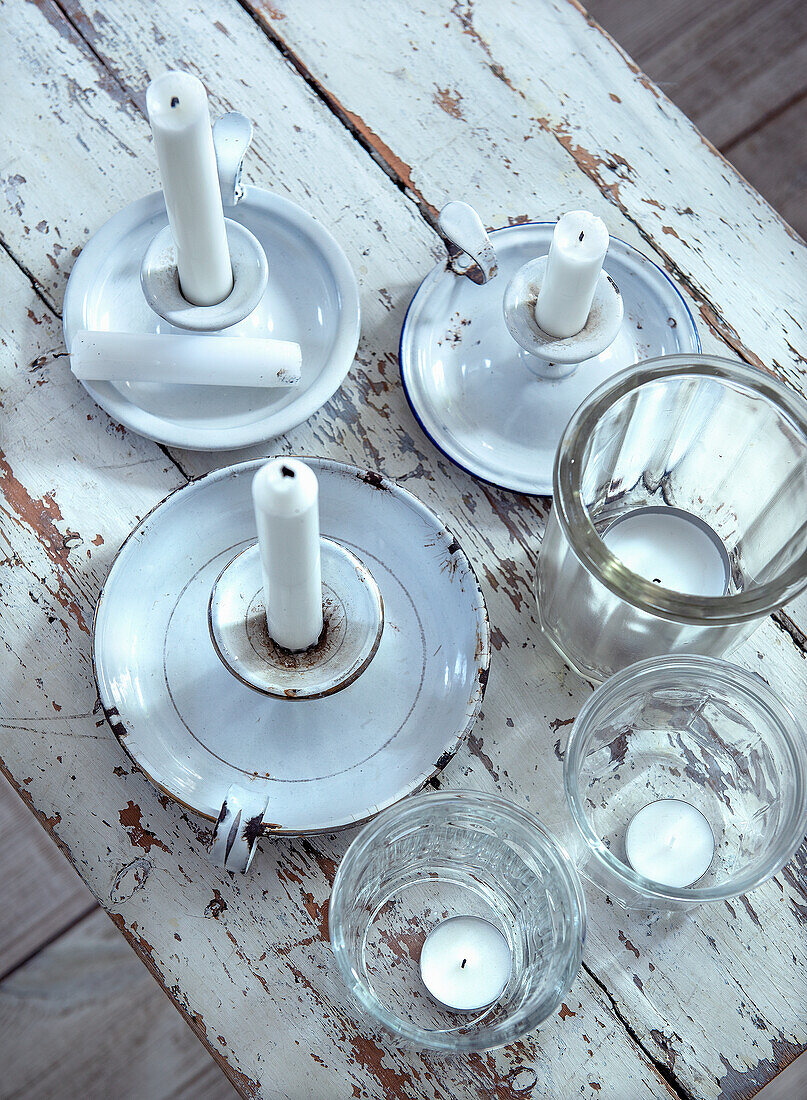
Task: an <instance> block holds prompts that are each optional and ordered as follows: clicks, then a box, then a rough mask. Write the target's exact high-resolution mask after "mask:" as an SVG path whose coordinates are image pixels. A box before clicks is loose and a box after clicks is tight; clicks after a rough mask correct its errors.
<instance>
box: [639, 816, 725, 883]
mask: <svg viewBox="0 0 807 1100" xmlns="http://www.w3.org/2000/svg"><path fill="white" fill-rule="evenodd" d="M714 854H715V838H714V834H713V832H712V830H711V828H710V827H709V822H708V821H707V820H706V818H705V817H704V816H703V814H702V813H701V812H700V810H698V809H696V808H695V807H694V806H692V805H690V803H689V802H684V801H683V800H682V799H680V798H661V799H659V800H658V801H657V802H651V803H650V804H649V805H648V806H645V807H644V808H643V809H641V810H639V812H638V813H637V814H635V815H634V816H633V818H632V819H631V821H630V824H629V825H628V829H627V832H626V834H625V855H626V857H627V860H628V863H629V864H630V865H631V867H632V868H633V869H634V871H636V872H637V874H640V875H644V877H645V878H648V879H651V880H652V881H653V882H658V883H660V884H661V885H662V886H674V887H677V888H678V889H681V888H682V887H684V886H691V885H692V884H693V883H694V882H697V881H698V879H699V878H701V877H702V876H703V875H704V874H705V873H706V872H707V871H708V869H709V867H710V865H711V862H712V860H713V859H714Z"/></svg>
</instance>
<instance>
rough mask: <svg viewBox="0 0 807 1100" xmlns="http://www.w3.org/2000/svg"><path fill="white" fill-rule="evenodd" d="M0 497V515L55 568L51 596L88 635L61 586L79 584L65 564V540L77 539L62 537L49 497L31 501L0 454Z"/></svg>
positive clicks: (76, 607) (74, 602) (78, 610)
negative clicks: (21, 529) (27, 534)
mask: <svg viewBox="0 0 807 1100" xmlns="http://www.w3.org/2000/svg"><path fill="white" fill-rule="evenodd" d="M0 493H2V499H0V511H3V512H5V514H6V515H7V516H8V517H9V519H11V520H13V521H14V522H15V523H18V524H20V525H21V526H25V527H27V528H29V529H30V530H31V531H33V533H34V534H35V535H36V537H37V540H38V541H39V544H40V546H42V548H43V549H44V551H45V553H46V555H47V556H48V558H49V559H50V561H51V562H52V563H53V564H54V565H55V566H56V575H57V578H58V583H57V588H56V591H55V592H53V593H52V595H53V596H54V598H55V599H56V600H57V601H58V603H59V604H61V606H62V607H63V608H64V609H65V611H67V613H68V614H69V615H70V616H72V618H73V619H74V620H75V621H76V623H77V625H78V627H79V629H80V630H82V631H83V632H84V633H85V634H89V632H90V631H89V627H88V626H87V623H86V621H85V619H84V612H83V611H82V609H81V606H80V604H79V602H78V600H77V599H76V598H75V596H74V595H73V593H72V592H71V591H70V590H69V588H68V586H67V584H66V582H65V578H66V577H69V578H70V580H71V581H72V582H73V583H74V584H76V586H79V584H80V578H79V576H78V575H77V574H76V573H75V572H74V570H73V567H72V565H71V563H70V562H69V560H68V558H69V555H70V549H71V547H70V545H69V544H68V539H70V538H71V537H72V538H74V539H75V538H77V535H76V533H75V532H70V531H68V532H67V533H66V534H65V535H62V533H61V532H60V531H59V529H58V527H57V526H56V521H57V520H60V519H62V518H63V517H62V512H61V509H60V508H59V505H58V504H57V503H56V500H55V498H54V496H53V494H52V493H45V494H44V495H43V496H42V497H41V499H39V500H36V499H35V498H34V497H32V496H31V494H30V493H29V492H28V490H27V489H26V488H25V486H24V485H23V484H22V482H20V481H18V480H17V478H16V477H15V476H14V472H13V470H12V469H11V466H10V465H9V463H8V461H7V459H6V455H5V452H3V451H0Z"/></svg>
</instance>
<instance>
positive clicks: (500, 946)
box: [420, 917, 513, 1012]
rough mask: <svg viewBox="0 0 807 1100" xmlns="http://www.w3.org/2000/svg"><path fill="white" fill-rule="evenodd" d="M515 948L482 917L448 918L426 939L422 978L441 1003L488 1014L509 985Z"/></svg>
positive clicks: (461, 1010) (421, 964) (466, 1010)
mask: <svg viewBox="0 0 807 1100" xmlns="http://www.w3.org/2000/svg"><path fill="white" fill-rule="evenodd" d="M512 965H513V960H512V956H511V953H510V947H509V945H508V943H507V940H506V939H505V938H504V936H503V935H502V934H501V932H500V931H499V929H498V928H496V927H495V926H494V925H492V924H491V923H490V921H486V920H483V919H482V918H481V917H449V919H448V920H444V921H441V922H440V924H438V925H436V926H435V927H434V928H433V929H432V930H431V932H430V933H429V934H428V936H427V937H426V941H425V943H424V944H423V949H422V950H421V952H420V976H421V978H422V979H423V984H424V985H425V986H426V988H427V989H428V991H429V993H431V995H432V997H434V999H435V1000H436V1001H439V1002H440V1003H441V1004H443V1005H445V1006H446V1007H447V1008H454V1009H457V1010H458V1011H459V1012H473V1011H474V1010H475V1009H479V1008H486V1007H487V1006H488V1005H490V1004H493V1002H494V1001H496V1000H498V999H499V997H501V995H502V993H503V992H504V988H505V986H506V985H507V983H508V981H509V980H510V970H511V968H512Z"/></svg>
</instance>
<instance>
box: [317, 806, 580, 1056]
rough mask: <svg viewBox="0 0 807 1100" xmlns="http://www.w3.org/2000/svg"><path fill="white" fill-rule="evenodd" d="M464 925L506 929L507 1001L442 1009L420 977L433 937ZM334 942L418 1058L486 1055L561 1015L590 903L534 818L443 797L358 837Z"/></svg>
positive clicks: (340, 958) (346, 865)
mask: <svg viewBox="0 0 807 1100" xmlns="http://www.w3.org/2000/svg"><path fill="white" fill-rule="evenodd" d="M458 916H466V917H467V916H470V917H475V918H481V922H488V925H487V926H486V927H488V929H489V931H492V929H490V928H489V926H490V925H492V926H493V928H494V929H498V931H499V932H500V933H501V935H502V936H504V938H505V940H506V941H507V946H508V947H509V950H510V955H511V966H510V975H509V979H508V980H507V983H506V986H505V988H504V990H503V991H502V992H501V995H500V996H499V997H498V999H496V1000H495V1001H494V1003H493V1004H490V1005H488V1006H485V1007H482V1008H479V1009H476V1010H474V1011H456V1010H454V1009H451V1008H447V1007H445V1005H443V1004H441V1003H440V1002H439V1001H437V1000H436V999H435V998H434V997H433V996H432V995H431V994H430V993H429V991H428V989H427V988H426V986H425V985H424V982H423V980H422V978H421V972H420V955H421V950H422V948H423V944H424V941H425V939H426V937H427V935H428V934H429V933H430V932H431V931H432V930H433V929H434V928H435V927H437V926H438V925H440V924H441V922H443V921H445V920H446V919H447V918H451V917H458ZM330 931H331V942H332V945H333V950H334V954H335V956H336V961H337V963H338V965H339V969H340V970H341V973H342V976H343V978H344V980H345V982H346V983H347V986H348V988H349V990H350V991H351V993H352V994H353V996H354V998H355V999H356V1001H357V1002H358V1004H359V1005H360V1006H361V1008H362V1009H363V1010H364V1011H365V1012H366V1013H367V1015H368V1016H369V1018H370V1022H371V1023H381V1024H383V1025H384V1026H385V1027H386V1028H387V1030H388V1031H390V1032H392V1033H393V1034H394V1035H395V1036H396V1037H398V1038H399V1039H402V1040H404V1041H407V1042H408V1043H410V1044H411V1045H413V1046H416V1047H419V1048H428V1049H432V1050H446V1051H471V1050H473V1051H479V1050H489V1049H491V1048H492V1047H497V1046H501V1045H502V1044H504V1043H510V1042H513V1041H514V1040H516V1039H518V1038H519V1037H520V1036H521V1035H524V1034H525V1033H526V1032H528V1031H531V1030H532V1029H533V1028H535V1027H537V1026H538V1025H539V1024H540V1023H541V1022H542V1021H543V1020H545V1019H546V1018H547V1017H549V1016H551V1015H552V1014H553V1013H554V1012H555V1011H556V1009H557V1008H558V1006H559V1005H560V1003H561V1001H562V999H563V997H564V996H565V995H566V993H567V992H568V990H569V987H570V986H571V984H572V981H573V980H574V977H575V975H576V974H577V971H578V969H579V967H580V960H581V956H582V948H583V938H584V932H585V902H584V899H583V894H582V890H581V887H580V881H579V879H578V877H577V874H576V872H575V869H574V866H573V865H572V863H571V861H570V859H569V857H568V855H567V854H566V852H565V851H564V850H563V849H562V848H561V847H560V846H559V845H558V844H557V842H556V841H555V840H554V839H553V838H552V836H551V835H550V834H549V833H548V832H547V831H546V830H545V829H544V828H543V827H542V826H541V825H540V824H539V823H538V821H537V820H536V819H535V818H534V817H532V816H531V815H530V814H528V813H526V812H525V811H524V810H521V809H519V808H518V807H517V806H514V805H513V804H512V803H509V802H507V801H505V800H504V799H502V798H498V797H496V796H493V795H487V794H482V793H479V792H475V791H453V792H439V793H434V794H422V795H417V796H413V797H411V798H408V799H405V800H404V801H403V802H401V803H399V804H398V805H396V806H394V807H392V808H391V809H389V810H387V811H385V812H384V813H382V814H380V815H379V816H378V817H377V818H375V819H374V820H373V821H372V822H371V823H370V824H369V825H366V826H365V828H364V829H363V830H362V832H361V833H359V835H358V836H357V837H356V839H355V840H354V841H353V843H352V844H351V846H350V848H349V849H348V851H347V853H346V854H345V857H344V859H343V860H342V863H341V865H340V867H339V870H338V872H337V875H336V880H335V882H334V886H333V893H332V895H331V906H330ZM492 934H493V935H494V936H496V937H497V938H498V935H497V933H496V932H492ZM505 976H506V972H505Z"/></svg>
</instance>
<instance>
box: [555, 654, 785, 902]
mask: <svg viewBox="0 0 807 1100" xmlns="http://www.w3.org/2000/svg"><path fill="white" fill-rule="evenodd" d="M563 782H564V786H565V789H566V799H567V801H568V804H569V809H570V811H571V814H572V818H573V820H574V824H575V828H576V831H577V833H578V834H579V838H581V839H582V845H580V847H581V848H582V852H583V855H582V858H579V859H578V868H579V870H580V871H581V873H582V874H583V875H584V876H585V877H586V878H587V879H589V880H590V881H591V882H593V883H594V884H595V885H597V886H599V887H600V888H601V889H602V890H604V891H605V892H606V893H607V894H608V896H609V897H610V898H611V899H612V900H613V901H618V902H620V903H621V904H623V905H624V906H625V907H627V908H639V909H663V910H679V909H687V908H689V907H690V906H692V905H698V904H700V903H701V902H707V901H722V900H723V899H724V898H731V897H734V896H736V895H739V894H745V893H747V892H748V891H749V890H753V889H754V888H755V887H757V886H760V885H761V884H762V883H763V882H766V881H767V880H768V879H769V878H771V876H773V875H775V874H776V873H777V871H779V870H780V869H781V868H782V867H783V866H784V864H785V863H787V861H788V860H789V859H790V858H791V856H792V855H793V853H794V852H795V851H796V849H797V848H798V846H799V844H800V843H801V841H802V840H803V838H804V835H805V831H807V739H805V734H804V731H803V729H802V728H801V726H800V725H799V723H798V722H797V721H796V719H795V718H794V716H793V715H792V713H791V712H790V710H789V709H788V708H787V707H786V706H785V704H784V703H782V702H781V701H780V700H779V699H778V698H777V697H776V695H775V694H774V693H773V691H771V689H770V688H769V687H768V685H767V684H766V683H765V682H764V680H762V679H761V678H760V677H759V676H757V675H756V674H755V673H752V672H748V671H747V670H746V669H743V668H740V667H738V666H736V665H731V664H728V663H727V662H726V661H721V660H718V659H716V658H713V657H699V656H687V655H678V656H669V657H660V658H654V659H651V660H647V661H641V662H640V663H639V664H635V665H632V666H631V667H630V668H626V669H623V671H622V672H620V673H618V674H617V675H616V676H613V677H612V678H611V679H610V680H608V681H607V683H605V684H603V685H602V686H601V687H599V688H598V689H597V690H596V691H595V692H594V694H593V695H592V696H591V697H590V698H589V699H588V701H587V702H586V704H585V705H584V707H583V708H582V710H581V711H580V714H579V715H578V717H577V720H576V721H575V723H574V725H573V727H572V730H571V732H570V734H569V740H568V744H567V747H566V753H565V756H564V761H563Z"/></svg>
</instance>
